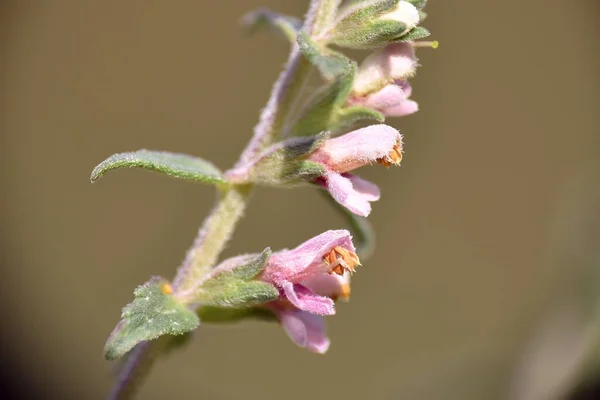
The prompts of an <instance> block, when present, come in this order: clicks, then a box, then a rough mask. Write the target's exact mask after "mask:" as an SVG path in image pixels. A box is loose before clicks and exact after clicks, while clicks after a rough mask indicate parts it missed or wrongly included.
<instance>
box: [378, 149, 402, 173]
mask: <svg viewBox="0 0 600 400" xmlns="http://www.w3.org/2000/svg"><path fill="white" fill-rule="evenodd" d="M400 161H402V144H401V143H396V144H395V145H394V147H393V148H392V151H390V154H388V155H387V156H385V157H381V158H378V159H377V162H378V163H379V164H381V165H383V166H385V167H389V166H391V165H400Z"/></svg>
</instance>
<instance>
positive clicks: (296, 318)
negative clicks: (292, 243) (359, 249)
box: [260, 230, 359, 353]
mask: <svg viewBox="0 0 600 400" xmlns="http://www.w3.org/2000/svg"><path fill="white" fill-rule="evenodd" d="M357 265H359V260H358V257H357V256H356V253H355V248H354V245H353V244H352V240H351V236H350V233H349V232H348V231H346V230H332V231H327V232H324V233H322V234H320V235H318V236H316V237H314V238H312V239H310V240H308V241H306V242H304V243H302V244H301V245H300V246H298V247H296V248H295V249H292V250H283V251H279V252H277V253H274V254H273V255H271V257H270V259H269V261H268V262H267V265H266V267H265V270H264V271H263V273H262V275H261V276H260V279H261V280H262V281H265V282H268V283H271V284H272V285H274V286H275V287H276V288H278V289H279V290H280V292H281V299H280V300H277V301H274V302H271V303H269V304H268V305H267V307H268V308H269V309H270V310H272V311H273V312H274V313H275V314H276V315H277V317H278V318H279V320H280V321H281V323H282V325H283V327H284V329H285V330H286V332H287V334H288V336H290V338H291V339H292V340H293V341H294V342H295V343H296V344H298V345H299V346H301V347H306V348H308V349H309V350H311V351H314V352H317V353H324V352H325V351H326V350H327V348H328V347H329V339H328V338H327V336H326V334H325V324H324V321H323V320H322V317H321V316H323V315H333V314H335V307H334V304H333V301H334V300H335V299H337V298H338V297H343V298H347V297H348V296H349V294H350V283H349V275H350V273H352V272H353V271H354V269H355V267H356V266H357Z"/></svg>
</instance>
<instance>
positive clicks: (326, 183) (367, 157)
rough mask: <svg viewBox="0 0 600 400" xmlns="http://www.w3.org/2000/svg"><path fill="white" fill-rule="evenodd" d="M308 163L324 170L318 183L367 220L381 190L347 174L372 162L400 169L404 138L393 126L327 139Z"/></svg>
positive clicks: (364, 129)
mask: <svg viewBox="0 0 600 400" xmlns="http://www.w3.org/2000/svg"><path fill="white" fill-rule="evenodd" d="M308 159H309V160H310V161H313V162H317V163H319V164H322V165H323V166H324V167H325V173H324V175H323V176H322V177H321V178H319V179H317V181H316V183H317V184H318V185H320V186H322V187H324V188H325V189H327V190H328V191H329V193H330V194H331V196H332V197H333V198H334V199H335V201H337V202H338V203H340V204H341V205H343V206H344V207H346V208H348V209H349V210H350V211H352V212H353V213H355V214H357V215H361V216H363V217H366V216H367V215H369V213H370V212H371V204H370V202H372V201H376V200H379V196H380V193H379V188H378V187H377V185H375V184H374V183H371V182H369V181H365V180H363V179H361V178H359V177H358V176H355V175H351V174H349V173H348V172H349V171H352V170H353V169H356V168H359V167H362V166H364V165H366V164H369V163H372V162H379V163H380V164H383V165H385V166H390V165H392V164H393V165H398V164H399V163H400V161H401V160H402V136H401V135H400V133H399V132H398V131H397V130H396V129H394V128H392V127H390V126H387V125H371V126H368V127H366V128H362V129H358V130H356V131H353V132H350V133H347V134H345V135H342V136H339V137H336V138H333V139H328V140H327V141H326V142H325V143H324V144H323V146H321V147H320V148H319V149H317V150H316V151H314V152H313V153H312V154H311V155H310V156H309V157H308Z"/></svg>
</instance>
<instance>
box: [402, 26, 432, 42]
mask: <svg viewBox="0 0 600 400" xmlns="http://www.w3.org/2000/svg"><path fill="white" fill-rule="evenodd" d="M429 35H431V33H429V31H428V30H427V29H425V28H423V27H422V26H416V27H414V28H412V29H411V30H410V31H409V32H408V33H407V34H406V35H403V36H400V37H399V38H397V39H395V40H394V42H412V41H414V40H419V39H424V38H426V37H427V36H429Z"/></svg>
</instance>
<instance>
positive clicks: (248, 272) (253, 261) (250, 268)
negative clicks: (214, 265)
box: [212, 247, 271, 281]
mask: <svg viewBox="0 0 600 400" xmlns="http://www.w3.org/2000/svg"><path fill="white" fill-rule="evenodd" d="M269 257H271V248H269V247H267V248H266V249H264V250H263V251H262V253H260V254H258V255H257V256H256V257H253V258H250V259H249V260H248V261H247V262H246V263H245V264H243V265H240V266H236V267H235V268H233V269H231V270H229V271H225V272H223V273H221V274H218V275H215V276H214V277H213V278H212V279H214V280H227V279H241V280H243V281H249V280H251V279H254V278H256V277H257V276H258V275H260V274H261V272H263V270H264V269H265V267H266V266H267V261H269Z"/></svg>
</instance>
